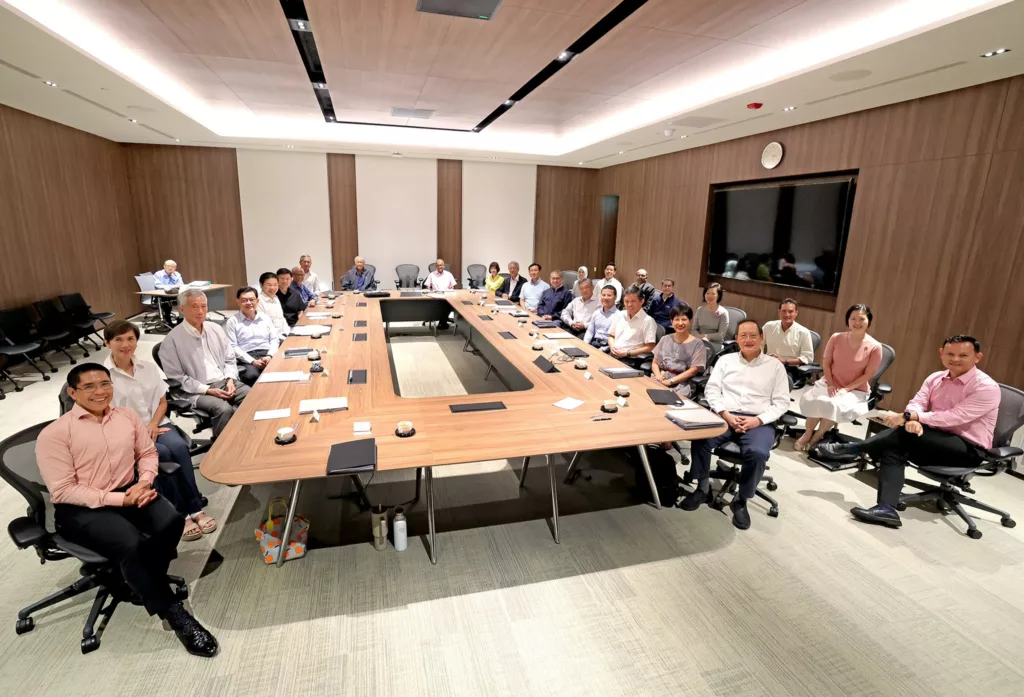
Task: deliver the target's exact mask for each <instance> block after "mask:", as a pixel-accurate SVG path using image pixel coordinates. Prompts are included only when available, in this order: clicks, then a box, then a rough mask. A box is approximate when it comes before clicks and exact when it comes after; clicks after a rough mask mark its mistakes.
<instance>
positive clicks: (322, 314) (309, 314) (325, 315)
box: [306, 312, 331, 319]
mask: <svg viewBox="0 0 1024 697" xmlns="http://www.w3.org/2000/svg"><path fill="white" fill-rule="evenodd" d="M330 316H331V313H330V312H307V313H306V317H308V318H309V319H327V318H328V317H330Z"/></svg>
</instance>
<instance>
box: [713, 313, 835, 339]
mask: <svg viewBox="0 0 1024 697" xmlns="http://www.w3.org/2000/svg"><path fill="white" fill-rule="evenodd" d="M722 307H723V308H725V311H726V312H727V313H729V326H728V327H727V328H726V330H725V340H726V341H734V340H735V339H736V327H738V326H740V322H742V321H744V320H745V319H746V318H747V313H746V312H744V311H743V310H741V309H740V308H738V307H726V306H725V305H722ZM819 339H820V337H819Z"/></svg>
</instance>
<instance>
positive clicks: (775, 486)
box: [767, 482, 779, 491]
mask: <svg viewBox="0 0 1024 697" xmlns="http://www.w3.org/2000/svg"><path fill="white" fill-rule="evenodd" d="M767 487H768V491H775V490H776V489H778V488H779V485H778V484H776V483H775V482H768V485H767Z"/></svg>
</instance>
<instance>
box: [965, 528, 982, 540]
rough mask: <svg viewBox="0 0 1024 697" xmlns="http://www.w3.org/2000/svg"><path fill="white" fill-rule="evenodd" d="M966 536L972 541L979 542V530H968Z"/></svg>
mask: <svg viewBox="0 0 1024 697" xmlns="http://www.w3.org/2000/svg"><path fill="white" fill-rule="evenodd" d="M967 536H968V537H969V538H971V539H972V540H980V539H981V530H978V529H974V530H968V531H967Z"/></svg>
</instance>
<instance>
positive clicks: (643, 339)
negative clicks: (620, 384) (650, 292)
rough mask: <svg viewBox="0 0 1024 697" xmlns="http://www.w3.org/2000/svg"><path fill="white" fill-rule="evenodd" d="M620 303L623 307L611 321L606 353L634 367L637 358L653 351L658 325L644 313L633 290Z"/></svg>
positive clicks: (641, 304)
mask: <svg viewBox="0 0 1024 697" xmlns="http://www.w3.org/2000/svg"><path fill="white" fill-rule="evenodd" d="M622 302H623V305H624V306H625V307H624V308H623V310H622V312H620V313H619V314H617V315H616V316H615V319H614V320H612V328H611V329H610V330H609V332H608V352H609V353H610V354H612V355H613V356H615V357H616V358H618V359H619V360H620V361H622V362H623V363H627V364H630V365H634V367H635V363H636V361H635V358H636V357H637V356H640V355H643V354H645V353H651V352H652V351H654V347H655V345H656V344H657V341H658V324H657V323H656V322H655V321H654V318H653V317H651V316H650V315H648V314H647V313H646V312H644V310H643V301H641V300H640V294H639V293H637V292H636V291H635V290H627V291H626V292H625V294H624V295H623V296H622Z"/></svg>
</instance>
